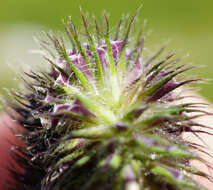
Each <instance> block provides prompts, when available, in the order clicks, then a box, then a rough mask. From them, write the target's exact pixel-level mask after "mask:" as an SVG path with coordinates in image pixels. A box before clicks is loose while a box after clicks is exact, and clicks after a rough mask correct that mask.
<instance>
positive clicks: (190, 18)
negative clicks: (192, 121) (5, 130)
mask: <svg viewBox="0 0 213 190" xmlns="http://www.w3.org/2000/svg"><path fill="white" fill-rule="evenodd" d="M0 2H1V3H0V93H3V94H5V90H4V88H5V87H6V88H11V87H17V84H18V82H17V81H16V80H15V77H16V76H17V74H18V73H19V69H20V70H23V68H22V67H23V65H25V66H24V67H28V66H30V65H34V64H37V63H38V62H41V59H40V56H39V55H37V54H33V53H32V51H31V53H30V52H29V50H35V49H36V48H37V46H36V45H35V43H34V41H33V38H32V36H34V35H37V34H39V32H40V31H42V30H45V31H49V30H50V29H52V30H60V29H62V28H63V25H62V23H61V20H62V19H63V18H67V17H68V16H69V15H72V17H73V20H74V21H75V23H76V24H78V23H80V16H79V15H80V14H79V6H81V7H82V8H83V10H86V11H88V12H89V13H91V14H94V15H95V16H97V17H99V16H100V15H101V13H102V11H103V10H106V11H107V12H108V13H110V21H111V23H112V25H113V24H115V23H117V22H118V20H119V18H120V17H121V15H122V14H127V13H130V14H133V13H134V12H135V10H136V9H137V8H138V7H139V6H140V5H141V4H143V8H142V9H141V11H140V15H139V18H140V21H141V23H142V22H143V21H144V19H147V20H148V26H147V28H148V29H151V30H153V32H152V34H151V35H150V37H149V41H148V44H151V45H152V44H158V43H160V44H162V42H163V41H164V40H167V39H172V42H171V44H170V45H169V48H170V49H173V48H176V49H182V50H183V52H185V53H189V54H190V57H189V58H187V59H186V60H187V62H193V63H194V64H196V65H206V67H201V68H198V69H195V70H194V71H193V74H194V75H196V76H198V77H205V78H210V79H211V78H212V76H213V63H212V62H213V11H212V10H213V1H212V0H178V1H175V0H143V1H141V0H106V1H104V0H0ZM33 52H35V51H33ZM23 63H24V64H23ZM200 87H201V90H200V93H201V94H202V95H203V96H204V97H206V98H207V99H209V100H210V101H211V102H213V96H212V94H213V82H211V81H210V82H209V83H208V84H204V85H203V84H202V85H200Z"/></svg>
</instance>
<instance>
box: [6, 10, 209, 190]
mask: <svg viewBox="0 0 213 190" xmlns="http://www.w3.org/2000/svg"><path fill="white" fill-rule="evenodd" d="M81 16H82V21H83V26H84V30H85V35H84V38H82V36H80V34H79V31H78V30H77V29H76V26H75V25H74V23H73V21H72V19H71V18H69V21H68V23H65V24H64V25H65V30H66V33H67V37H68V38H67V39H68V40H69V41H70V45H71V48H68V47H66V45H65V42H66V43H67V40H66V41H65V40H64V39H63V38H58V37H56V36H55V35H53V34H47V38H48V40H47V41H45V42H43V41H41V45H42V46H43V47H44V49H45V50H49V49H54V50H53V51H52V50H51V51H49V55H52V56H45V59H46V60H47V62H48V63H49V64H50V65H51V71H48V72H46V71H40V72H34V71H32V72H31V73H27V74H26V75H27V77H29V78H31V79H32V80H26V81H25V84H26V87H27V90H26V92H13V95H14V98H15V100H16V103H10V106H11V107H12V108H13V109H14V110H15V111H16V112H17V113H18V114H19V115H21V119H18V120H19V123H20V124H21V125H22V126H23V127H24V128H25V129H26V132H25V133H24V134H21V135H19V136H20V138H21V139H22V140H23V142H24V143H25V144H26V147H25V148H21V147H15V148H16V151H14V152H12V153H11V154H12V156H13V158H14V159H15V160H16V161H17V162H18V163H19V165H20V166H21V167H22V168H23V171H21V172H17V171H15V170H14V169H12V168H10V170H11V173H12V174H11V175H13V177H14V178H15V179H16V180H17V181H18V182H19V185H14V186H13V185H11V183H9V182H8V184H9V187H10V190H122V189H126V190H127V189H130V188H129V187H131V185H132V184H134V185H135V187H136V189H141V190H193V189H199V190H201V189H204V188H203V187H201V186H199V185H198V184H197V183H196V181H194V179H193V175H198V176H203V177H205V178H208V179H209V180H212V179H211V178H210V176H209V175H207V174H205V173H203V172H202V171H199V170H197V169H196V168H193V167H192V166H190V164H189V162H190V160H192V159H193V160H198V161H200V162H203V163H205V164H206V165H207V166H208V167H211V166H209V165H208V164H207V162H206V161H204V160H203V159H202V158H200V157H198V156H197V155H195V154H194V153H193V149H198V148H199V146H198V145H195V144H192V143H190V142H187V141H184V140H183V139H182V134H183V133H185V132H191V133H196V126H197V127H200V126H201V125H200V124H199V123H195V122H194V121H193V120H192V117H191V116H190V113H194V112H197V117H198V116H199V115H200V114H199V112H202V111H201V110H199V108H197V106H199V105H198V104H192V103H190V102H189V103H184V104H182V103H178V101H177V100H178V99H179V98H180V97H179V95H178V93H177V92H176V89H177V88H179V87H181V86H183V85H186V84H189V83H194V82H197V81H198V79H189V80H178V79H177V76H179V75H182V74H183V73H184V72H185V71H187V70H189V69H191V67H188V66H187V65H183V64H180V63H178V60H179V59H176V58H175V54H174V53H171V54H168V56H166V57H165V58H164V59H161V60H160V59H159V55H160V54H161V52H162V51H163V49H164V48H162V49H160V50H159V52H157V53H156V54H154V55H153V56H152V57H150V58H147V57H143V56H142V55H143V54H142V51H143V49H144V37H143V35H142V33H141V32H139V35H138V36H137V35H136V34H135V33H133V32H132V30H131V29H132V25H133V22H134V20H135V17H136V15H134V16H133V17H131V18H129V21H128V20H127V21H125V19H121V21H120V22H119V24H118V26H117V27H116V28H117V29H116V31H115V34H113V33H112V30H111V28H110V24H109V20H108V18H107V16H104V19H105V23H104V24H103V25H99V24H98V22H97V21H96V20H95V21H94V23H93V24H91V23H89V22H88V19H87V17H86V16H85V15H84V13H81ZM92 25H95V28H96V31H95V32H94V31H93V30H92V29H91V27H92ZM93 33H95V35H94V34H93ZM85 36H86V40H85ZM82 39H84V40H82ZM135 41H136V44H135V45H134V46H133V43H132V42H135ZM194 117H195V116H194ZM192 126H195V127H192ZM200 132H201V131H200Z"/></svg>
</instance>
